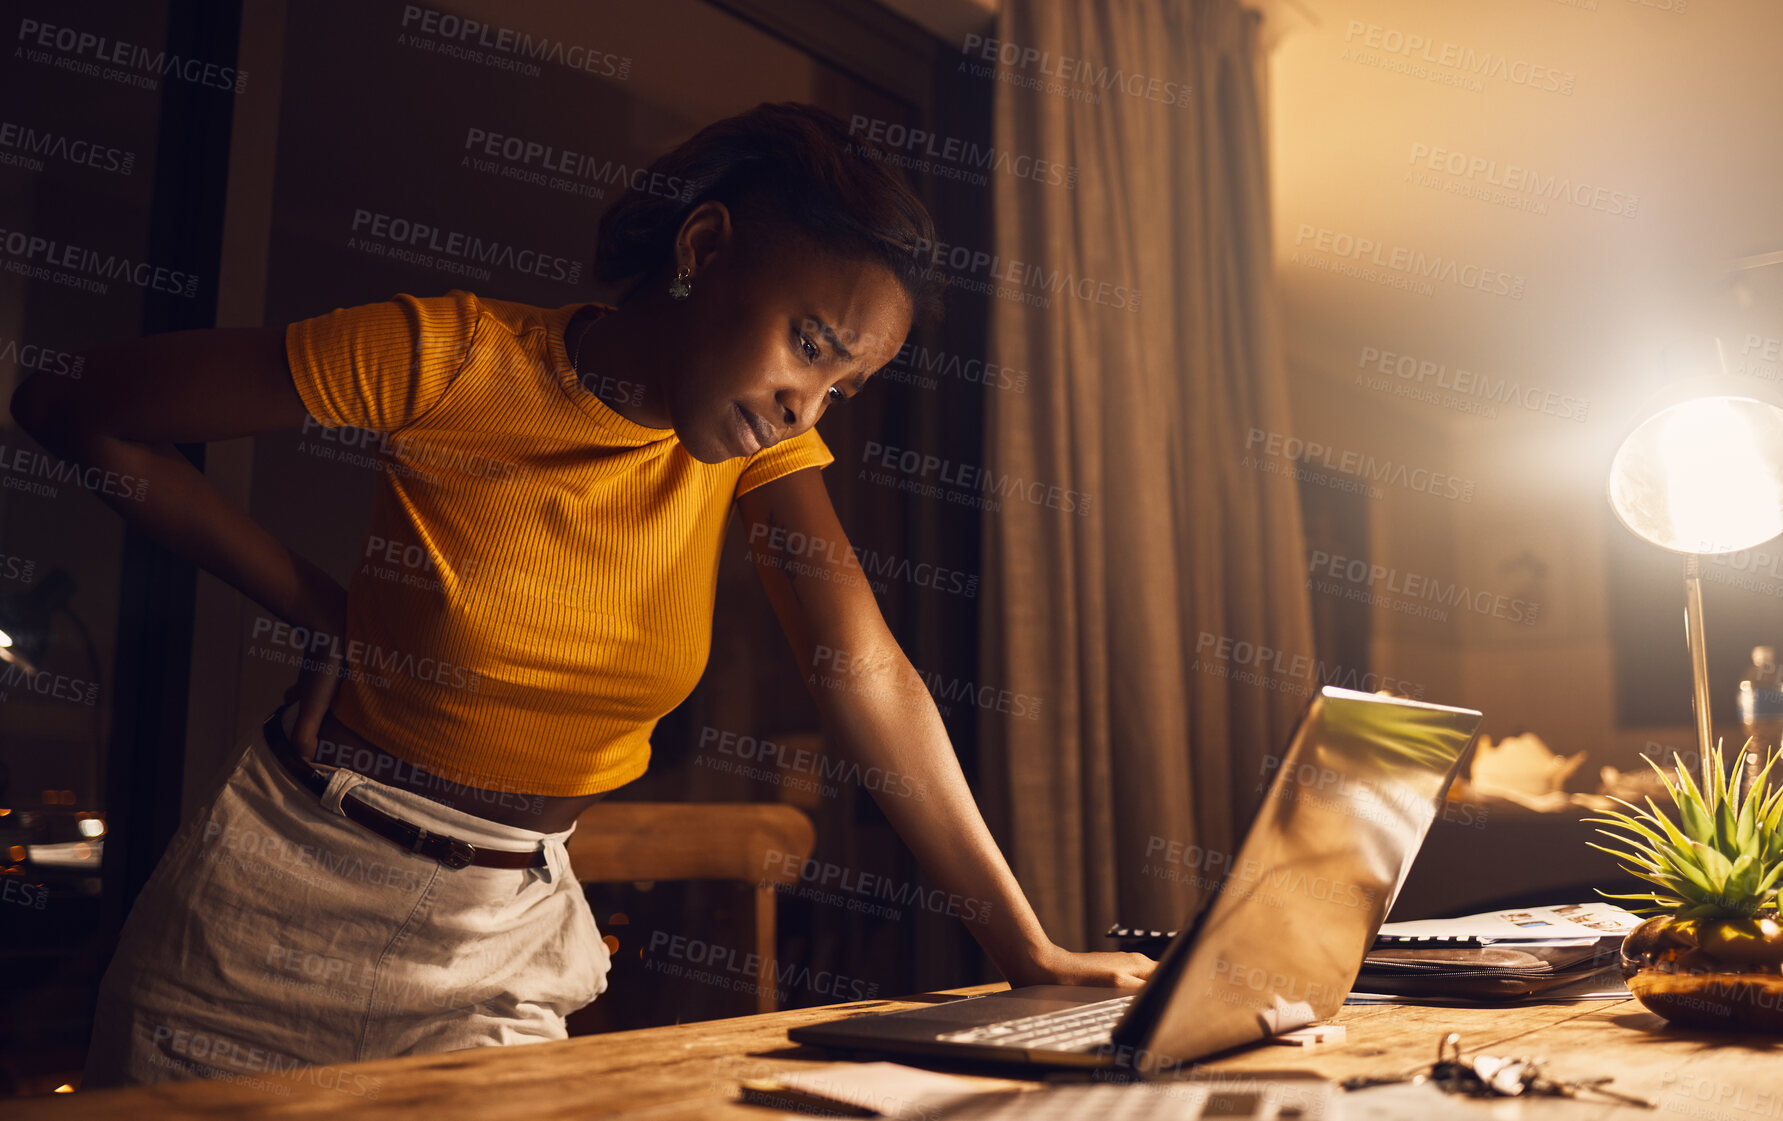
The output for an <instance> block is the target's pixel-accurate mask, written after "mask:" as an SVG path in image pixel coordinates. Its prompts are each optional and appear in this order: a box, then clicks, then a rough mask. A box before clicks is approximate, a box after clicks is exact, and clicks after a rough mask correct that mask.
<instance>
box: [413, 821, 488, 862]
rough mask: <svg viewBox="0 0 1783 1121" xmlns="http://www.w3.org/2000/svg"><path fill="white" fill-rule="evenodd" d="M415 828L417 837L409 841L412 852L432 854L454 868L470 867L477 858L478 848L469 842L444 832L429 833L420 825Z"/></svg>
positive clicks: (424, 854)
mask: <svg viewBox="0 0 1783 1121" xmlns="http://www.w3.org/2000/svg"><path fill="white" fill-rule="evenodd" d="M413 828H414V830H415V839H414V840H412V841H410V842H409V851H410V852H418V853H420V854H421V855H422V856H430V857H432V858H433V859H434V860H437V861H439V862H440V863H441V864H444V865H445V866H446V867H448V868H451V869H454V870H456V869H459V868H466V867H469V866H470V865H471V864H472V863H473V862H474V861H475V860H476V859H477V850H476V849H475V848H473V847H471V845H470V844H469V843H468V842H465V841H461V840H459V839H458V838H457V837H448V836H446V835H445V834H444V833H429V832H428V831H427V830H425V829H423V828H421V827H420V826H419V825H417V826H414V827H413Z"/></svg>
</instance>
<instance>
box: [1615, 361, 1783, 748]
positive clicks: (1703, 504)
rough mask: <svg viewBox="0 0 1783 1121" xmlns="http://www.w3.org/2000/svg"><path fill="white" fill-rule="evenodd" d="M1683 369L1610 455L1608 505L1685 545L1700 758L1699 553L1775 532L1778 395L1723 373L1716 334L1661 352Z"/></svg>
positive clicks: (1703, 738)
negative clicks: (1680, 376) (1612, 454)
mask: <svg viewBox="0 0 1783 1121" xmlns="http://www.w3.org/2000/svg"><path fill="white" fill-rule="evenodd" d="M1666 360H1667V366H1668V367H1670V369H1671V370H1672V372H1673V373H1677V374H1683V375H1684V376H1683V377H1682V378H1680V379H1679V380H1678V381H1675V382H1673V383H1672V384H1671V385H1669V386H1667V387H1666V388H1665V389H1664V390H1662V391H1661V392H1660V394H1659V396H1658V397H1657V398H1656V399H1655V400H1654V402H1653V403H1652V404H1651V406H1650V407H1649V408H1648V410H1647V416H1646V419H1644V420H1643V421H1641V423H1640V424H1639V425H1637V426H1636V427H1635V430H1634V431H1633V432H1631V433H1629V435H1628V438H1627V439H1626V440H1624V441H1623V442H1622V446H1621V447H1620V448H1619V449H1617V451H1616V458H1615V460H1614V461H1612V463H1611V464H1610V506H1611V507H1612V508H1613V509H1614V510H1615V511H1616V516H1617V517H1618V518H1620V519H1621V521H1622V524H1623V525H1625V526H1627V527H1628V529H1629V531H1630V532H1632V533H1633V534H1634V535H1635V536H1637V537H1639V538H1641V539H1642V540H1644V541H1648V542H1651V543H1652V544H1654V545H1658V546H1659V547H1660V548H1662V549H1669V550H1671V551H1672V552H1675V553H1683V554H1684V633H1685V638H1686V641H1687V642H1688V643H1689V644H1690V667H1691V675H1692V677H1693V678H1694V681H1695V699H1696V731H1697V740H1698V747H1699V748H1700V749H1701V751H1702V755H1701V758H1703V759H1707V758H1708V757H1709V752H1710V751H1711V750H1712V749H1713V747H1714V725H1713V723H1712V722H1711V720H1710V719H1709V671H1708V660H1707V655H1706V654H1705V651H1704V638H1703V617H1702V610H1703V609H1702V559H1701V558H1702V557H1704V556H1716V555H1719V554H1722V553H1737V552H1739V551H1740V550H1742V549H1750V548H1752V547H1753V546H1754V545H1758V544H1761V543H1763V542H1765V541H1769V540H1770V539H1771V538H1773V537H1775V536H1777V535H1778V534H1779V533H1783V400H1779V399H1778V398H1777V397H1776V396H1775V395H1774V394H1773V393H1772V392H1771V391H1770V390H1769V389H1768V388H1767V387H1764V386H1761V385H1759V384H1758V383H1755V382H1752V381H1750V380H1749V379H1744V378H1733V377H1730V376H1728V374H1727V372H1726V364H1725V362H1724V361H1723V359H1722V355H1721V343H1720V340H1718V339H1693V340H1689V341H1686V342H1685V343H1682V344H1677V345H1674V346H1673V347H1670V348H1668V349H1667V352H1666Z"/></svg>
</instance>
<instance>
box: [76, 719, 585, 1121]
mask: <svg viewBox="0 0 1783 1121" xmlns="http://www.w3.org/2000/svg"><path fill="white" fill-rule="evenodd" d="M316 769H317V770H318V771H320V772H322V773H323V774H325V775H328V776H329V784H328V790H327V792H326V794H325V795H324V796H323V797H322V798H321V799H320V800H318V799H317V798H316V796H315V795H314V794H312V793H311V792H310V791H308V790H306V789H304V788H303V787H301V786H299V785H298V784H297V782H296V781H295V780H294V779H293V778H292V777H291V775H289V774H288V773H287V772H286V771H285V769H284V768H283V767H281V766H280V765H279V762H278V759H277V758H276V757H275V756H274V755H273V753H272V749H271V748H269V747H268V746H267V745H266V743H265V741H264V738H263V736H262V734H261V733H260V732H258V731H256V733H255V734H254V738H253V740H252V742H250V743H249V744H248V746H247V747H246V748H245V749H243V751H242V754H241V757H240V759H239V760H238V761H237V763H236V765H235V769H234V771H233V772H232V773H231V774H230V775H229V777H228V778H227V779H226V780H225V781H224V782H223V783H222V785H221V787H220V788H219V789H218V791H217V793H216V795H215V797H214V798H212V799H211V801H210V803H209V805H207V806H206V807H205V809H204V810H203V811H202V812H201V813H199V814H198V815H197V817H196V818H194V819H193V820H191V821H188V822H186V823H185V825H184V826H182V828H181V829H180V831H179V833H178V835H176V836H175V837H174V839H173V843H172V844H171V845H169V846H168V849H167V852H166V854H165V855H163V856H162V858H161V862H160V864H159V865H157V866H156V868H155V871H154V874H153V875H152V876H151V877H150V878H149V882H148V884H147V885H146V886H145V887H144V888H143V891H142V894H141V895H140V896H138V898H137V900H136V903H135V906H134V908H133V909H132V910H131V912H130V916H129V918H128V920H127V921H126V922H125V923H124V929H123V934H122V936H121V938H120V940H119V943H118V950H117V954H116V956H115V957H114V958H113V959H112V963H111V967H110V968H109V969H108V970H107V971H106V974H105V979H104V981H103V982H102V983H101V985H100V990H99V1005H98V1009H97V1014H96V1017H95V1020H94V1024H93V1040H92V1045H91V1047H90V1049H89V1051H88V1056H87V1067H86V1074H85V1078H84V1079H83V1083H82V1084H83V1086H84V1087H93V1088H97V1087H101V1086H114V1085H120V1084H125V1083H145V1082H161V1081H168V1080H176V1079H189V1078H224V1079H229V1080H230V1081H235V1082H243V1083H261V1084H263V1085H264V1086H265V1088H266V1089H268V1090H269V1091H271V1092H273V1093H288V1092H289V1090H290V1087H291V1085H292V1084H293V1083H294V1082H297V1081H303V1082H308V1083H311V1084H316V1085H323V1086H328V1087H334V1088H337V1089H340V1090H342V1091H343V1092H346V1093H348V1094H352V1095H356V1096H364V1097H375V1096H376V1086H375V1085H372V1083H374V1082H375V1081H376V1080H368V1079H365V1078H363V1077H358V1076H354V1075H351V1074H347V1073H344V1072H341V1071H339V1070H338V1069H336V1068H335V1064H339V1063H346V1062H355V1061H358V1060H361V1059H380V1058H386V1057H390V1056H394V1055H415V1054H425V1053H432V1052H439V1051H456V1050H459V1049H461V1048H466V1047H482V1046H489V1045H494V1044H504V1043H536V1042H544V1041H546V1040H553V1039H563V1038H564V1037H565V1035H566V1034H567V1032H566V1030H565V1027H564V1017H565V1016H567V1015H568V1014H569V1013H571V1012H573V1011H575V1010H576V1009H578V1008H580V1007H582V1006H583V1005H585V1004H588V1003H589V1002H590V1001H592V1000H594V998H595V997H596V996H598V995H600V994H601V993H602V992H604V991H606V988H607V974H608V971H609V969H610V967H611V960H610V956H609V954H608V952H607V947H606V945H605V944H604V943H603V942H602V940H601V937H600V932H599V931H598V930H597V929H596V928H595V923H594V915H593V913H592V912H591V911H590V910H589V908H588V901H587V899H586V898H585V897H584V896H583V894H582V887H581V885H580V884H578V883H577V882H576V879H575V877H574V876H573V875H571V873H570V867H569V855H568V853H567V852H566V851H565V850H564V841H565V840H566V839H567V838H568V837H569V835H570V834H571V833H572V832H573V831H574V826H572V827H571V828H570V829H567V830H565V831H563V832H562V833H539V832H535V831H532V830H528V829H522V828H518V827H515V826H509V825H500V824H497V823H495V822H492V821H488V820H485V819H484V818H480V817H476V816H474V815H472V814H467V813H463V812H461V811H459V810H455V809H452V808H450V807H448V806H443V805H440V804H439V803H437V802H433V801H430V800H429V799H427V798H424V797H422V796H421V795H419V794H416V793H414V792H412V791H408V790H403V789H399V788H396V787H392V786H388V785H385V784H383V783H380V782H376V781H373V780H372V779H369V778H367V777H366V776H364V775H362V774H359V773H357V772H354V771H350V770H346V769H343V768H337V767H321V766H319V767H317V768H316ZM348 791H352V792H353V794H354V795H355V796H356V797H358V798H361V799H363V800H365V801H366V802H369V803H370V804H371V805H373V806H376V807H377V808H378V809H380V810H383V811H384V812H385V813H388V814H392V815H394V816H396V817H399V818H402V819H403V820H405V821H408V822H410V823H412V824H416V825H420V826H422V827H423V828H425V829H427V830H428V831H429V832H438V833H444V834H447V835H449V836H453V837H457V838H459V839H460V840H464V841H468V842H469V843H471V844H472V845H477V846H487V847H489V848H492V849H508V850H537V849H541V848H542V849H543V850H544V853H545V858H546V866H545V867H543V868H526V869H504V868H482V867H477V866H474V865H473V866H471V867H467V868H460V869H452V868H448V867H445V866H444V865H442V864H440V863H438V862H437V861H435V860H433V859H431V858H429V857H425V856H421V855H419V854H416V853H412V852H409V851H407V850H405V849H403V848H401V847H400V846H398V845H396V844H394V843H392V842H390V841H388V840H385V839H384V838H383V837H381V836H379V835H377V834H375V833H373V832H372V831H371V830H369V829H367V828H365V827H364V826H362V825H360V824H359V823H358V822H355V821H353V820H351V819H350V818H347V817H345V816H343V815H342V814H341V812H340V800H341V797H342V796H343V795H344V794H346V793H347V792H348Z"/></svg>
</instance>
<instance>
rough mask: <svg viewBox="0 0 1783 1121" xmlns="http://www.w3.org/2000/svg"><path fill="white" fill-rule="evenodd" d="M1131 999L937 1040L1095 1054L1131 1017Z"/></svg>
mask: <svg viewBox="0 0 1783 1121" xmlns="http://www.w3.org/2000/svg"><path fill="white" fill-rule="evenodd" d="M1132 1003H1133V998H1132V997H1130V996H1123V997H1116V998H1115V999H1114V1000H1101V1001H1097V1002H1096V1003H1095V1004H1084V1005H1080V1006H1078V1007H1076V1008H1062V1009H1060V1010H1059V1011H1057V1012H1043V1013H1041V1014H1040V1015H1038V1016H1023V1017H1021V1018H1020V1019H1017V1020H1002V1021H999V1022H997V1023H994V1024H981V1025H979V1026H978V1027H975V1028H967V1029H965V1030H964V1031H950V1032H944V1033H942V1034H941V1035H937V1036H936V1037H935V1038H936V1039H937V1040H939V1041H941V1042H944V1043H986V1044H990V1045H991V1046H994V1047H1026V1048H1033V1049H1036V1050H1043V1051H1094V1050H1095V1049H1096V1048H1098V1047H1101V1046H1102V1045H1103V1044H1105V1043H1108V1042H1109V1040H1110V1038H1111V1036H1112V1035H1113V1032H1114V1025H1115V1024H1116V1023H1117V1022H1119V1020H1120V1018H1121V1017H1122V1016H1124V1015H1126V1014H1127V1006H1128V1005H1130V1004H1132Z"/></svg>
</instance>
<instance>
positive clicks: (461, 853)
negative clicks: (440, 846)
mask: <svg viewBox="0 0 1783 1121" xmlns="http://www.w3.org/2000/svg"><path fill="white" fill-rule="evenodd" d="M440 839H441V840H442V841H445V842H446V853H445V855H444V856H440V857H436V858H435V859H437V860H438V861H439V862H440V863H441V864H444V865H445V866H446V867H448V868H464V867H467V866H468V865H469V864H470V863H471V862H472V861H474V860H476V859H477V850H476V849H474V848H472V847H471V846H470V845H469V844H467V843H466V842H464V841H461V840H459V839H458V838H457V837H441V838H440Z"/></svg>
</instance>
